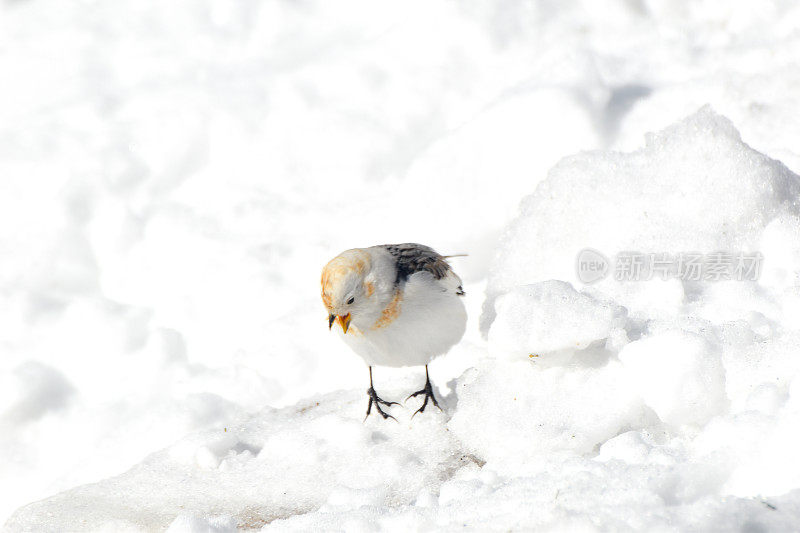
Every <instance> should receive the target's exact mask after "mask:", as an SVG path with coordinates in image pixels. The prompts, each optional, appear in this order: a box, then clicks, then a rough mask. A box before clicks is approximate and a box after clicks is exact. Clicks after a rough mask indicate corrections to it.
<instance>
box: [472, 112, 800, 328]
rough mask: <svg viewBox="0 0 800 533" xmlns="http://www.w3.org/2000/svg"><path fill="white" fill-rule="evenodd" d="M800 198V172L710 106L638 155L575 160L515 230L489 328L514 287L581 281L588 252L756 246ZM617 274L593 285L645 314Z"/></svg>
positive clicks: (487, 312)
mask: <svg viewBox="0 0 800 533" xmlns="http://www.w3.org/2000/svg"><path fill="white" fill-rule="evenodd" d="M799 196H800V179H798V176H797V175H795V174H793V173H792V172H791V171H789V170H788V169H787V168H786V167H785V166H784V165H783V164H782V163H780V162H779V161H775V160H773V159H770V158H769V157H767V156H766V155H764V154H761V153H759V152H757V151H755V150H753V149H752V148H750V147H749V146H748V145H747V144H745V143H744V142H742V140H741V137H740V136H739V133H738V131H737V130H736V128H735V127H734V126H733V124H732V123H731V122H730V121H729V120H728V119H727V118H725V117H723V116H720V115H718V114H716V113H715V112H714V111H713V110H711V109H710V108H709V107H704V108H702V109H700V110H699V111H698V112H696V113H695V114H693V115H691V116H689V117H687V118H686V119H684V120H682V121H680V122H678V123H677V124H674V125H672V126H670V127H668V128H666V129H664V130H663V131H661V132H658V133H655V134H650V135H648V136H647V138H646V144H645V146H644V147H643V148H641V149H639V150H637V151H634V152H631V153H619V152H586V153H581V154H578V155H575V156H571V157H567V158H565V159H563V160H562V161H561V162H560V163H559V164H558V165H556V166H555V167H554V168H553V169H552V170H551V171H550V172H549V173H548V176H547V178H546V179H545V180H544V181H542V182H541V183H540V184H539V185H538V186H537V188H536V190H535V192H534V193H533V194H531V195H530V196H528V197H526V198H525V199H524V200H523V202H522V204H521V207H520V211H519V215H518V216H517V218H516V219H515V220H514V221H513V222H512V223H511V224H510V225H509V226H508V227H507V229H506V232H505V235H504V237H503V239H502V242H501V244H500V246H499V248H498V251H497V254H496V257H495V259H494V262H493V266H492V268H491V271H490V275H489V282H488V286H487V299H486V302H485V304H484V311H483V316H482V319H481V329H482V331H483V332H484V334H486V333H488V331H489V328H490V327H491V325H492V323H493V322H494V319H495V316H496V311H495V308H494V305H495V301H496V300H497V298H498V297H499V296H500V295H502V294H504V293H506V292H508V291H509V290H512V289H513V288H514V287H517V286H521V285H527V284H531V283H536V282H540V281H545V280H549V279H560V280H565V281H570V282H572V283H573V284H574V285H576V286H578V284H580V280H579V279H578V277H577V274H576V271H575V260H576V257H577V255H578V253H579V252H580V251H581V250H583V249H586V248H593V249H596V250H599V251H600V252H602V253H603V254H605V255H606V256H607V257H613V256H615V255H616V254H618V253H620V252H625V251H636V252H645V253H647V252H652V253H659V252H663V253H680V252H701V253H712V252H716V251H719V250H729V251H734V252H735V251H755V250H757V249H758V244H759V240H760V238H761V236H762V233H763V232H764V228H765V227H766V226H767V225H768V224H769V223H770V222H771V221H772V220H773V219H775V218H777V217H779V216H785V215H787V214H795V215H796V214H797V213H798V197H799ZM795 275H796V274H791V275H790V276H789V277H790V278H792V277H793V276H795ZM612 277H613V276H612ZM612 277H607V278H605V279H604V280H603V281H601V282H599V283H598V284H597V285H595V286H594V287H593V289H594V290H596V291H598V292H599V293H602V294H606V295H609V296H612V297H613V298H615V299H616V300H618V301H619V302H620V303H623V304H628V306H629V308H630V309H629V310H630V311H631V312H632V313H635V312H638V311H639V309H637V308H636V306H635V305H634V304H636V303H637V302H636V301H635V300H634V299H633V298H632V296H634V295H635V293H634V292H632V291H631V290H630V289H629V288H628V287H620V284H619V283H616V282H615V281H614V280H613V279H611V278H612ZM628 285H632V284H628ZM644 311H645V312H647V309H646V308H645V309H644Z"/></svg>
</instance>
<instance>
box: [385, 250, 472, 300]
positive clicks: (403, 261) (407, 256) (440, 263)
mask: <svg viewBox="0 0 800 533" xmlns="http://www.w3.org/2000/svg"><path fill="white" fill-rule="evenodd" d="M377 248H383V249H385V250H386V251H388V252H389V253H390V254H391V255H392V257H393V258H394V260H395V262H396V264H397V278H396V279H395V283H402V282H404V281H405V280H407V279H408V277H409V276H411V275H412V274H414V273H415V272H430V273H431V274H433V277H434V279H437V280H441V279H444V278H446V277H453V278H455V279H456V280H458V288H457V290H456V293H457V294H464V292H463V290H462V289H461V279H459V277H458V276H457V275H456V274H455V272H453V269H452V268H450V264H449V263H448V262H447V259H445V257H444V256H442V255H440V254H438V253H437V252H436V251H435V250H434V249H433V248H431V247H430V246H425V245H424V244H417V243H413V242H408V243H404V244H382V245H379V246H377Z"/></svg>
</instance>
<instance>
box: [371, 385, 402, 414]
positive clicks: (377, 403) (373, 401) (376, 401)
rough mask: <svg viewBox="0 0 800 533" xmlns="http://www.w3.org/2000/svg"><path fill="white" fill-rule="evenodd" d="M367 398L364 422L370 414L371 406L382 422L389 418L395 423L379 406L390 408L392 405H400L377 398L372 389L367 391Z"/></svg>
mask: <svg viewBox="0 0 800 533" xmlns="http://www.w3.org/2000/svg"><path fill="white" fill-rule="evenodd" d="M367 396H369V405H367V415H366V416H365V417H364V421H365V422H366V420H367V418H369V414H370V413H371V412H372V406H373V404H374V405H375V410H376V411H377V412H378V414H379V415H381V416H382V417H383V419H384V420H386V419H387V418H391V419H392V420H394V421H395V422H397V419H396V418H395V417H393V416H392V415H390V414H389V413H385V412H384V411H383V409H381V404H383V405H385V406H386V407H391V406H392V405H400V404H399V403H397V402H387V401H386V400H383V399H381V398H379V397H378V393H377V392H375V389H373V388H372V387H370V388H368V389H367Z"/></svg>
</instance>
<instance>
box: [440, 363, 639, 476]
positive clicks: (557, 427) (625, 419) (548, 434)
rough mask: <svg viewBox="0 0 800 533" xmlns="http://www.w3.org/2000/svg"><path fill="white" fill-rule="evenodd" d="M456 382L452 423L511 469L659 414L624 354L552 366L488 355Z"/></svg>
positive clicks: (496, 463)
mask: <svg viewBox="0 0 800 533" xmlns="http://www.w3.org/2000/svg"><path fill="white" fill-rule="evenodd" d="M456 390H457V391H458V394H459V402H458V411H457V412H456V414H455V415H454V416H453V419H452V420H451V423H450V427H451V428H452V430H453V431H454V432H455V434H456V436H457V437H458V438H459V439H460V441H461V442H462V443H463V444H464V446H465V447H466V450H467V451H469V452H470V453H472V454H474V455H475V456H477V457H480V458H482V459H483V460H485V461H488V462H489V463H490V464H491V465H492V466H493V467H494V468H496V469H497V468H504V469H505V468H508V469H510V470H509V471H510V472H519V471H524V470H525V469H526V468H528V467H529V465H530V464H538V463H539V462H540V461H541V460H542V458H543V457H544V456H546V455H547V454H551V453H563V452H572V453H577V454H584V453H590V452H592V451H593V450H594V449H595V447H597V446H598V445H599V444H601V443H603V442H605V441H607V440H608V439H610V438H612V437H614V436H615V435H617V434H619V433H620V431H622V430H623V429H631V428H641V427H644V425H645V424H646V423H647V422H648V421H650V422H652V421H654V419H652V417H649V418H648V411H647V410H646V409H645V408H644V405H643V404H642V402H641V400H640V399H639V397H638V395H637V394H636V392H635V391H634V390H633V389H632V388H630V387H628V386H626V385H625V380H624V374H623V369H622V366H621V365H620V364H619V363H618V362H607V363H605V364H601V365H598V367H597V368H564V367H554V368H547V369H541V368H539V367H537V366H535V365H533V364H531V363H529V362H513V363H504V362H500V361H493V362H491V363H488V362H487V363H486V365H485V366H484V367H482V368H480V369H478V370H474V369H473V371H471V372H467V373H466V374H465V375H464V376H462V377H461V378H460V380H459V382H458V386H457V388H456ZM476 428H480V430H476ZM526 465H527V466H526ZM504 471H505V470H504Z"/></svg>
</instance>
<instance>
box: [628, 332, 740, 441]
mask: <svg viewBox="0 0 800 533" xmlns="http://www.w3.org/2000/svg"><path fill="white" fill-rule="evenodd" d="M619 359H620V360H621V361H622V363H623V364H624V366H625V370H626V372H627V374H628V375H627V378H628V380H629V381H630V383H633V384H635V387H637V388H638V390H639V393H640V394H641V395H642V397H643V398H644V400H645V402H646V403H647V405H648V406H649V407H650V408H652V409H653V411H655V412H656V414H657V415H658V417H659V418H660V419H661V420H662V421H663V422H665V423H667V424H670V425H677V426H680V425H682V424H697V425H702V424H704V423H706V422H708V421H709V420H710V419H711V418H712V417H714V416H715V415H718V414H721V413H722V412H724V411H725V409H726V407H727V403H728V399H727V396H726V395H725V370H724V369H723V367H722V361H721V354H720V351H719V349H718V347H716V346H715V345H713V344H711V343H709V342H708V341H706V340H705V339H704V338H702V337H700V336H699V335H695V334H692V333H687V332H683V331H670V332H665V333H659V334H656V335H652V336H649V337H647V338H643V339H640V340H637V341H634V342H631V343H630V344H628V345H626V346H625V347H624V348H623V349H622V351H620V353H619Z"/></svg>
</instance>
